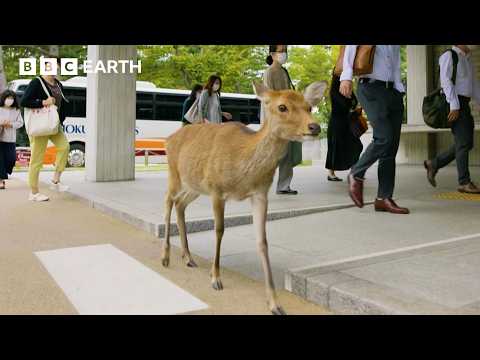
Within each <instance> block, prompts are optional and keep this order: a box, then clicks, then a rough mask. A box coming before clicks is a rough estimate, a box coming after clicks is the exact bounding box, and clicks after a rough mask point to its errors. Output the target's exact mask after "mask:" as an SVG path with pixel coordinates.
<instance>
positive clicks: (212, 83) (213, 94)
mask: <svg viewBox="0 0 480 360" xmlns="http://www.w3.org/2000/svg"><path fill="white" fill-rule="evenodd" d="M221 89H222V79H221V78H220V76H217V75H211V76H210V77H209V78H208V82H207V85H205V87H204V89H203V91H202V93H201V94H200V100H199V104H198V105H199V107H200V111H201V113H202V116H203V121H204V122H205V123H209V122H210V123H215V124H221V123H222V117H225V118H226V119H227V120H232V115H231V114H230V113H228V112H223V111H222V107H221V105H220V90H221Z"/></svg>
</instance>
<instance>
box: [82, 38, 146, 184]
mask: <svg viewBox="0 0 480 360" xmlns="http://www.w3.org/2000/svg"><path fill="white" fill-rule="evenodd" d="M136 59H137V55H136V46H123V45H89V46H88V60H91V61H92V63H93V64H94V66H95V65H96V64H97V62H98V61H102V62H103V63H104V64H105V66H107V61H108V60H132V61H134V62H135V63H136ZM120 68H121V67H119V70H120ZM126 69H127V73H126V74H121V73H118V74H115V73H112V74H105V73H102V72H99V73H96V74H95V73H92V74H88V75H87V143H86V158H85V162H86V163H85V166H86V178H87V180H89V181H121V180H134V179H135V116H136V110H135V105H136V74H135V73H133V74H131V73H130V72H129V70H130V69H129V66H126Z"/></svg>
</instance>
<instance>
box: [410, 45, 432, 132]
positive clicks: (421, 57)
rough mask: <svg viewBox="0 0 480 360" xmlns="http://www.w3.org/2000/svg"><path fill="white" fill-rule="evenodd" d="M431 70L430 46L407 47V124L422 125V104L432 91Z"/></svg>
mask: <svg viewBox="0 0 480 360" xmlns="http://www.w3.org/2000/svg"><path fill="white" fill-rule="evenodd" d="M432 68H433V53H432V46H430V45H408V46H407V124H412V125H421V124H424V122H423V116H422V102H423V98H424V97H425V96H426V95H427V94H428V93H429V92H431V91H432V85H433V77H432V75H433V74H432V70H433V69H432Z"/></svg>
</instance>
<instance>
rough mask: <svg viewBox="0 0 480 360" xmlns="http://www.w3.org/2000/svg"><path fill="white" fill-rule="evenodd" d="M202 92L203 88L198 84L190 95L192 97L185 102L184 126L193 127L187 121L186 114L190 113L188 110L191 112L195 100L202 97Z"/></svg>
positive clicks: (183, 112)
mask: <svg viewBox="0 0 480 360" xmlns="http://www.w3.org/2000/svg"><path fill="white" fill-rule="evenodd" d="M202 90H203V86H202V85H200V84H196V85H195V86H194V87H193V89H192V92H191V93H190V96H189V97H187V98H186V99H185V101H184V102H183V107H182V122H183V126H185V125H191V123H190V122H189V121H188V120H187V119H185V114H186V113H187V112H188V110H190V108H191V107H192V105H193V103H194V102H195V100H196V99H198V98H199V97H200V94H201V93H202Z"/></svg>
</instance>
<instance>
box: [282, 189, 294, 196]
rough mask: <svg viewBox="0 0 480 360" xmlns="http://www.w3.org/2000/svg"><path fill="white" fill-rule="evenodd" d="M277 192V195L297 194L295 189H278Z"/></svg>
mask: <svg viewBox="0 0 480 360" xmlns="http://www.w3.org/2000/svg"><path fill="white" fill-rule="evenodd" d="M277 194H278V195H297V194H298V191H297V190H292V189H290V190H280V191H277Z"/></svg>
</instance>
